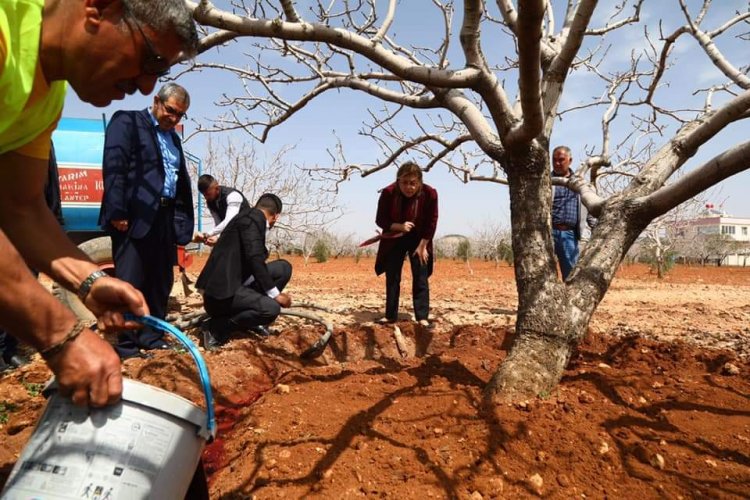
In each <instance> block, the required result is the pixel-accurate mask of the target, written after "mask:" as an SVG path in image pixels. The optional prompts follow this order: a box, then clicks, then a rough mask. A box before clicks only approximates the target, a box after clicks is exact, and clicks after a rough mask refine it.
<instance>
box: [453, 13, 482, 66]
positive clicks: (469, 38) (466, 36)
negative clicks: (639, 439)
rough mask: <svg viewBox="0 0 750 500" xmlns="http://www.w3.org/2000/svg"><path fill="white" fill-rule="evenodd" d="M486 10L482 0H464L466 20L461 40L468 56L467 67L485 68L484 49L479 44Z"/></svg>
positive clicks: (465, 54) (462, 26) (460, 35)
mask: <svg viewBox="0 0 750 500" xmlns="http://www.w3.org/2000/svg"><path fill="white" fill-rule="evenodd" d="M483 12H484V2H482V1H481V0H465V1H464V22H463V24H462V25H461V32H460V34H459V37H458V38H459V40H460V41H461V47H462V48H463V51H464V56H466V67H468V68H476V69H482V68H485V66H486V65H485V63H484V57H482V49H481V47H480V45H479V34H480V29H479V23H480V21H481V20H482V13H483Z"/></svg>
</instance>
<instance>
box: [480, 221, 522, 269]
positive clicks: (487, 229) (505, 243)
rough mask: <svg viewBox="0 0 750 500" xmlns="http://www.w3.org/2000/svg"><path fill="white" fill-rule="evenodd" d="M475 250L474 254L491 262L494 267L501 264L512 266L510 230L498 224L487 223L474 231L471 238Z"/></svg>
mask: <svg viewBox="0 0 750 500" xmlns="http://www.w3.org/2000/svg"><path fill="white" fill-rule="evenodd" d="M472 239H473V240H474V246H475V248H476V250H475V251H474V254H475V255H476V256H477V257H481V258H483V259H486V260H492V261H493V262H494V263H495V267H498V266H499V265H500V263H501V262H507V263H508V264H510V265H512V264H513V251H512V250H511V234H510V229H508V228H506V227H504V226H503V225H501V224H500V223H497V222H493V221H487V222H485V224H484V225H482V227H480V228H479V229H478V230H476V231H475V233H474V236H473V238H472Z"/></svg>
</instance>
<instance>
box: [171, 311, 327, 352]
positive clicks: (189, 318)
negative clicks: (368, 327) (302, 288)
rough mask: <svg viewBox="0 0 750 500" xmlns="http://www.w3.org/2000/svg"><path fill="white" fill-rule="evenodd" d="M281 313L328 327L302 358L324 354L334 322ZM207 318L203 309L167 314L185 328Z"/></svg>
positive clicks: (176, 323)
mask: <svg viewBox="0 0 750 500" xmlns="http://www.w3.org/2000/svg"><path fill="white" fill-rule="evenodd" d="M297 307H309V308H315V309H321V310H324V311H329V310H328V309H326V308H324V307H320V306H316V305H314V304H298V305H297ZM281 314H283V315H285V316H296V317H299V318H304V319H307V320H310V321H315V322H317V323H320V324H322V325H323V326H324V327H325V329H326V331H325V333H324V334H323V335H321V336H320V338H319V339H318V340H317V341H316V342H315V343H314V344H313V345H312V346H311V347H309V348H308V349H306V350H305V351H304V352H303V353H302V354H301V355H300V358H302V359H312V358H317V357H318V356H320V355H321V354H323V351H325V349H326V346H327V345H328V342H330V341H331V336H332V335H333V324H331V323H330V322H329V321H326V320H325V319H323V318H321V317H320V316H316V315H315V314H312V313H309V312H306V311H299V310H297V309H282V310H281ZM206 318H208V314H206V311H204V310H203V309H199V310H197V311H191V312H189V313H186V314H170V315H169V316H167V318H166V320H167V321H169V322H170V323H172V324H173V325H174V326H176V327H177V328H179V329H181V330H184V329H186V328H189V327H191V326H195V325H198V324H200V323H201V322H202V321H204V320H205V319H206Z"/></svg>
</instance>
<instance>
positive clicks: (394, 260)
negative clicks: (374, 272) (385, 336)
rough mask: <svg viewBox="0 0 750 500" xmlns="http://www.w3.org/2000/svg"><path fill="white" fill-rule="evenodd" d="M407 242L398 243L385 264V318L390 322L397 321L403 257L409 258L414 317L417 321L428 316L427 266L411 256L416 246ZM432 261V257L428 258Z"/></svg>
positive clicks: (428, 289) (428, 285)
mask: <svg viewBox="0 0 750 500" xmlns="http://www.w3.org/2000/svg"><path fill="white" fill-rule="evenodd" d="M410 243H411V242H409V241H408V240H404V241H399V242H398V244H397V245H396V246H395V247H394V248H393V250H391V251H390V252H389V254H388V257H387V259H386V262H385V317H386V318H387V319H388V320H390V321H396V319H398V301H399V296H400V295H401V270H402V268H403V267H404V257H406V256H408V257H409V264H411V274H412V281H411V294H412V299H413V301H414V317H415V318H416V319H417V321H419V320H422V319H427V318H428V317H429V315H430V284H429V281H428V278H429V272H430V271H429V269H430V267H429V265H428V264H422V263H421V262H420V261H419V257H417V256H416V255H413V253H414V250H415V249H416V245H414V244H413V243H411V244H410ZM429 258H430V259H432V255H430V256H429Z"/></svg>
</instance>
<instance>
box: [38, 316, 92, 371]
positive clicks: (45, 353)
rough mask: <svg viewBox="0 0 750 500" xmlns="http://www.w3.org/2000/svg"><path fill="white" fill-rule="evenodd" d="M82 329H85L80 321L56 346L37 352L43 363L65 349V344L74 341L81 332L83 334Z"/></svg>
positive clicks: (83, 323) (84, 324)
mask: <svg viewBox="0 0 750 500" xmlns="http://www.w3.org/2000/svg"><path fill="white" fill-rule="evenodd" d="M84 328H86V323H85V322H83V321H81V320H78V321H76V324H75V325H73V328H71V329H70V331H69V332H68V334H67V335H65V338H63V339H62V340H61V341H60V342H58V343H56V344H52V345H51V346H49V347H45V348H44V349H42V350H41V351H39V354H41V355H42V358H43V359H44V360H45V361H49V360H50V358H52V357H53V356H54V355H55V354H57V353H58V352H60V351H62V350H63V348H64V347H65V344H67V343H68V342H71V341H73V340H75V339H76V337H78V336H79V335H80V334H81V332H83V329H84Z"/></svg>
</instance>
